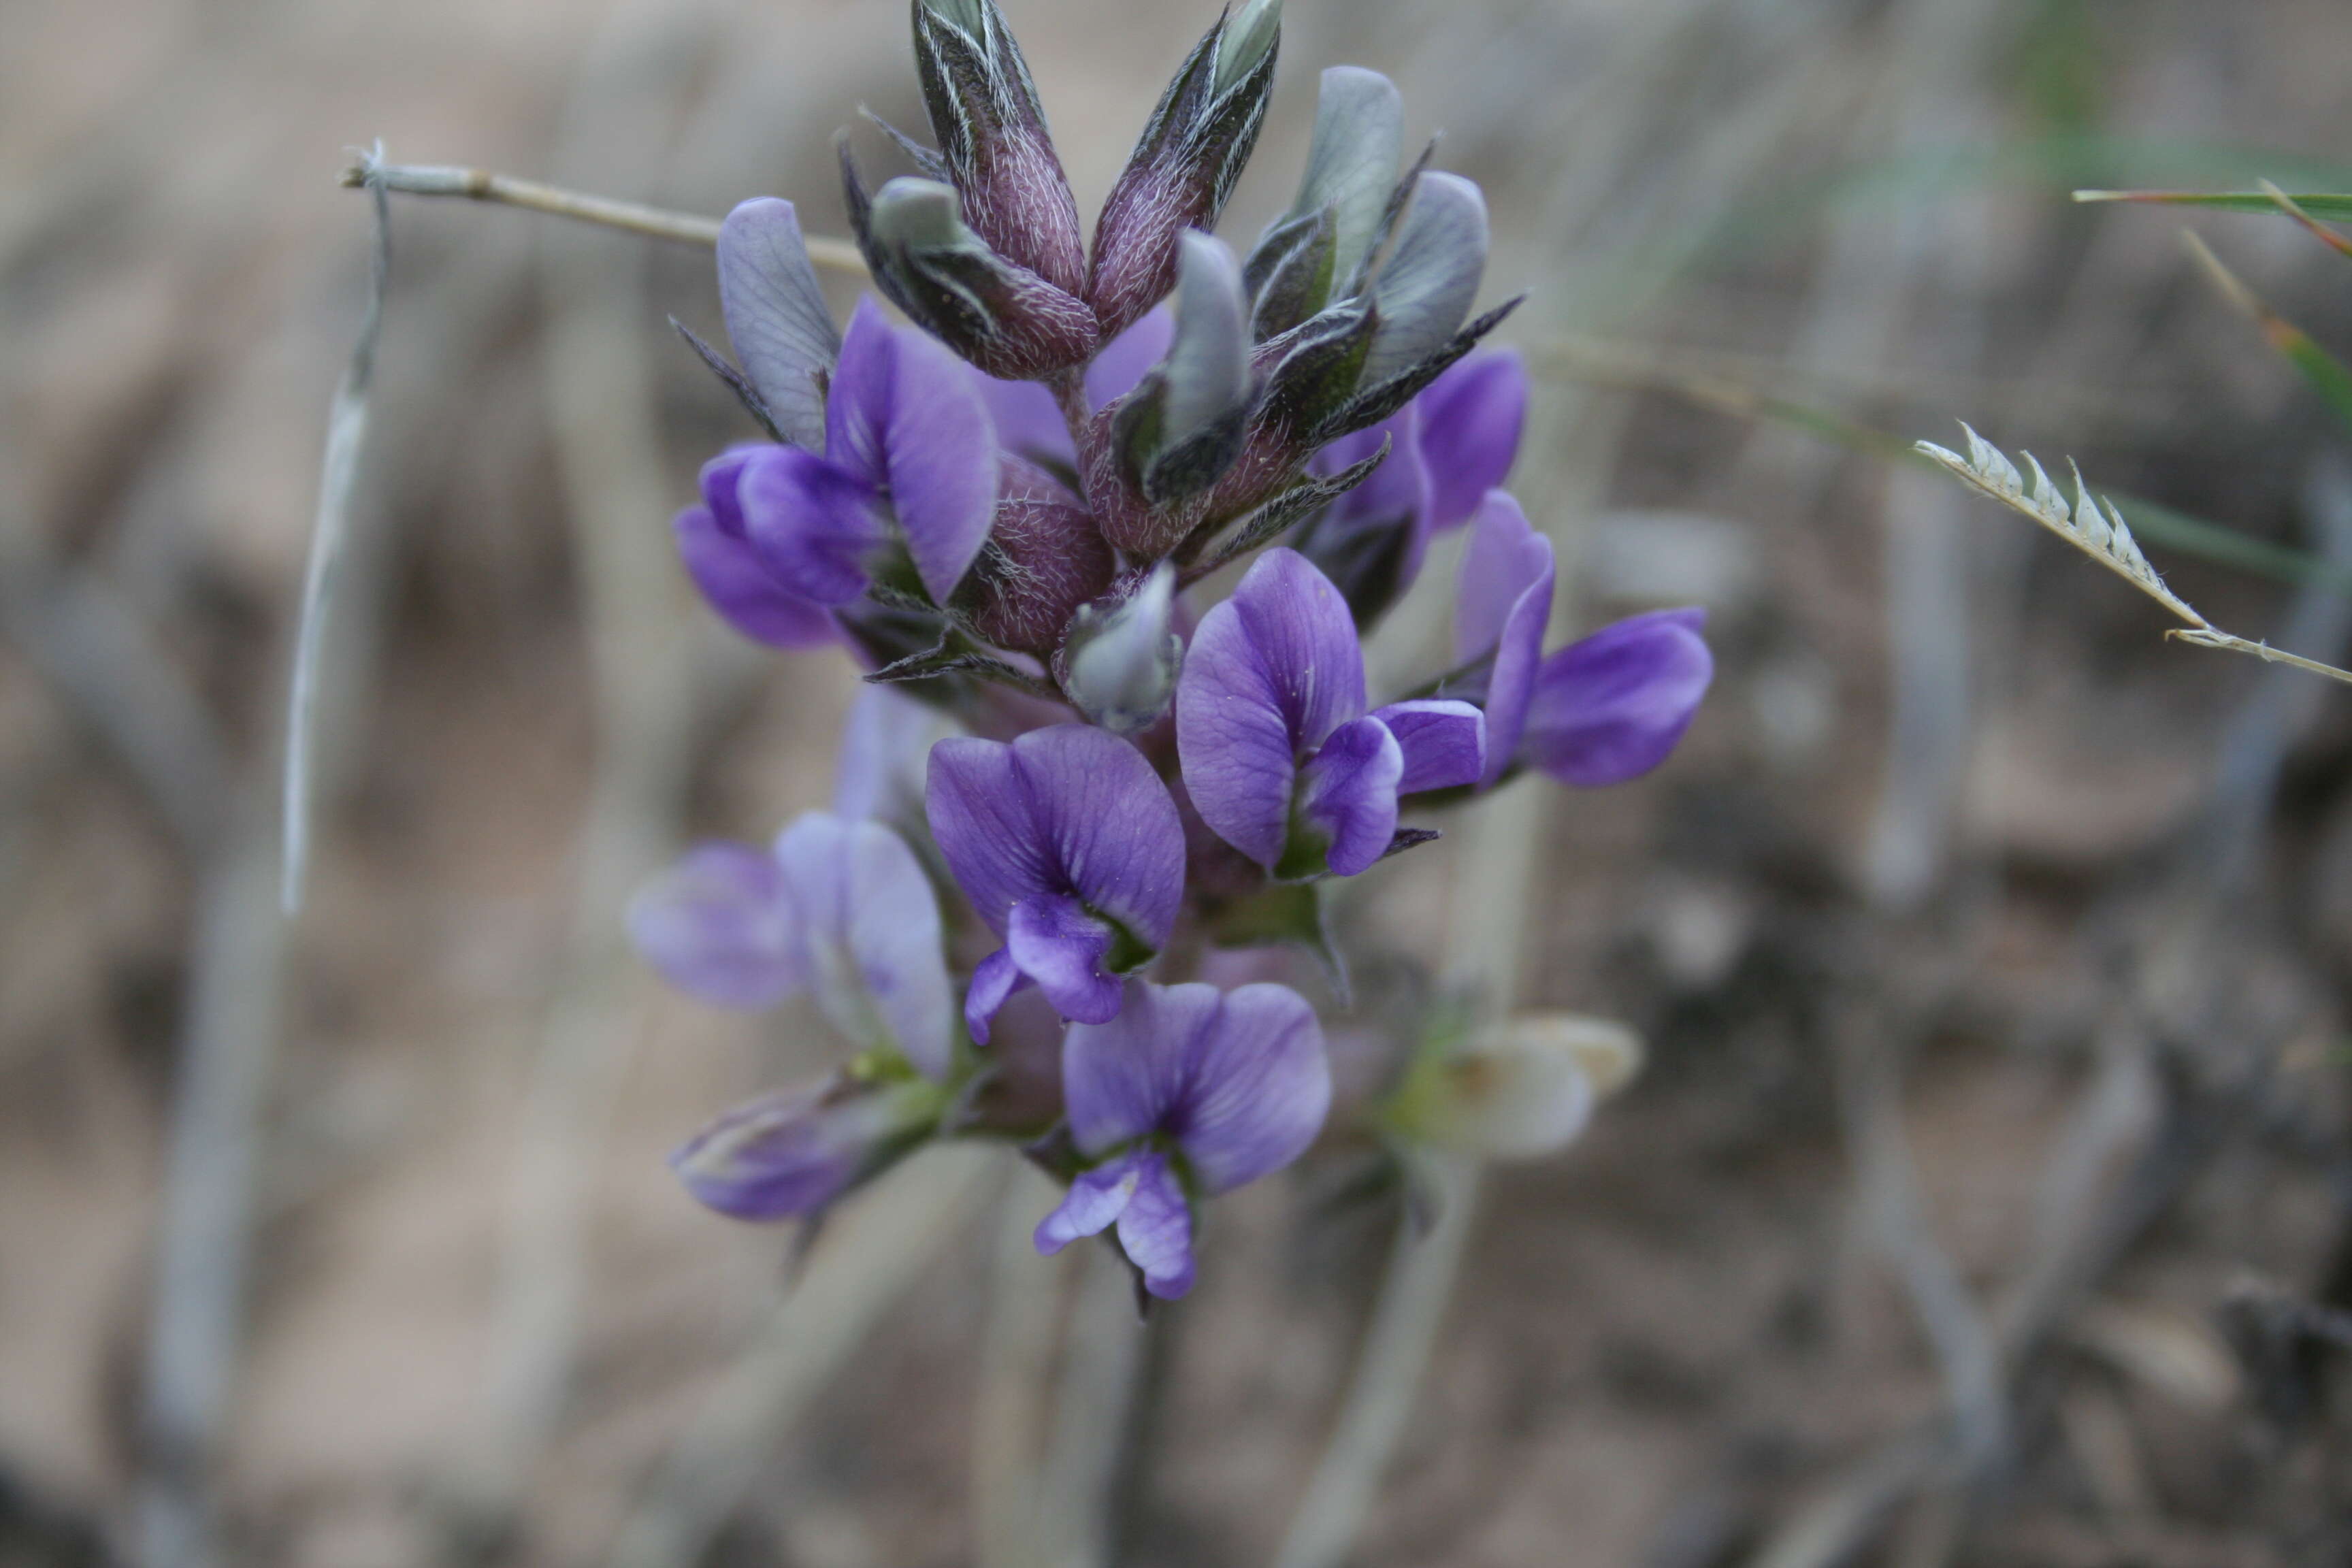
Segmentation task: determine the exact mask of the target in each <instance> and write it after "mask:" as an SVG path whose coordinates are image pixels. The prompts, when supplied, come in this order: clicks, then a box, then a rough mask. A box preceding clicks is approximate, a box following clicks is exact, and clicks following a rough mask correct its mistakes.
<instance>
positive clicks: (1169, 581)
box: [1058, 561, 1184, 735]
mask: <svg viewBox="0 0 2352 1568" xmlns="http://www.w3.org/2000/svg"><path fill="white" fill-rule="evenodd" d="M1175 613H1176V568H1175V567H1174V566H1173V565H1171V563H1168V562H1165V561H1163V562H1161V563H1160V564H1159V565H1157V566H1155V567H1153V568H1152V570H1151V572H1150V574H1149V575H1147V576H1146V577H1145V578H1144V579H1143V581H1142V583H1141V584H1139V586H1137V588H1136V589H1135V591H1134V592H1133V593H1131V594H1129V595H1128V597H1127V599H1126V600H1125V601H1124V602H1123V603H1120V604H1118V605H1111V606H1108V607H1104V606H1097V605H1088V606H1087V607H1086V608H1085V609H1082V610H1080V611H1079V612H1078V614H1077V616H1076V619H1075V620H1074V621H1073V622H1072V624H1071V626H1070V636H1069V640H1068V642H1066V644H1065V645H1064V646H1063V651H1062V657H1061V658H1060V660H1059V661H1058V663H1059V666H1060V669H1061V674H1062V689H1063V691H1064V692H1065V693H1066V695H1067V696H1068V698H1069V700H1070V701H1071V703H1072V705H1073V706H1075V707H1076V709H1077V710H1078V711H1079V712H1081V713H1083V714H1085V715H1086V716H1087V718H1088V719H1089V720H1091V721H1094V722H1095V723H1097V724H1099V725H1101V726H1102V727H1103V728H1104V729H1106V730H1108V731H1111V733H1113V734H1115V735H1137V734H1140V733H1142V732H1143V731H1146V730H1149V729H1150V728H1151V726H1152V725H1154V724H1156V723H1158V722H1159V721H1160V715H1162V714H1163V713H1166V712H1167V711H1168V704H1169V702H1170V701H1171V700H1173V698H1174V697H1175V694H1176V677H1177V674H1178V673H1179V671H1180V670H1181V668H1182V667H1183V662H1184V644H1183V640H1182V639H1181V637H1178V636H1177V635H1176V633H1175V631H1174V629H1173V622H1174V620H1175Z"/></svg>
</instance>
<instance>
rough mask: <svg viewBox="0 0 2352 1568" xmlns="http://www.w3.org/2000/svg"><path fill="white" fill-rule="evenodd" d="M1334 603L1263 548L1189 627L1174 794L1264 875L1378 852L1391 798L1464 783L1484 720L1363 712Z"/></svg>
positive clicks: (1471, 778) (1309, 568) (1316, 578)
mask: <svg viewBox="0 0 2352 1568" xmlns="http://www.w3.org/2000/svg"><path fill="white" fill-rule="evenodd" d="M1364 708H1365V697H1364V658H1363V651H1362V649H1361V648H1360V647H1359V646H1358V645H1357V642H1356V628H1355V624H1354V622H1353V621H1352V620H1350V619H1349V614H1348V606H1347V604H1346V602H1345V601H1344V600H1343V599H1342V598H1341V597H1340V595H1339V590H1338V589H1337V588H1335V587H1333V586H1332V585H1331V583H1330V580H1329V579H1328V578H1326V577H1325V576H1324V575H1323V574H1321V573H1320V572H1318V571H1317V570H1316V569H1315V568H1314V566H1313V565H1311V564H1310V563H1308V562H1307V559H1306V558H1305V557H1304V556H1302V555H1300V554H1298V553H1297V552H1296V551H1291V550H1281V549H1277V550H1270V551H1268V552H1266V553H1265V555H1264V556H1262V557H1260V558H1259V560H1258V562H1257V563H1256V564H1255V565H1254V566H1252V567H1251V568H1250V570H1249V573H1248V574H1247V575H1246V576H1244V578H1243V579H1242V583H1241V586H1240V587H1239V588H1238V589H1236V590H1235V591H1234V596H1233V597H1232V598H1230V599H1228V600H1226V601H1225V602H1224V603H1223V604H1221V605H1217V606H1216V607H1215V608H1213V609H1212V610H1211V611H1210V612H1209V613H1208V614H1207V615H1206V616H1202V619H1201V626H1200V630H1199V631H1197V632H1195V633H1194V634H1193V637H1192V648H1191V650H1190V651H1189V652H1188V653H1187V654H1186V656H1185V662H1184V673H1183V676H1182V679H1181V680H1180V681H1179V682H1178V684H1177V689H1176V743H1177V750H1178V753H1179V755H1180V757H1181V760H1182V763H1183V771H1184V787H1185V789H1186V791H1187V793H1188V794H1189V795H1191V796H1192V805H1193V806H1194V808H1195V809H1196V810H1198V811H1199V812H1200V814H1201V819H1202V821H1203V822H1205V823H1207V824H1208V825H1209V826H1210V827H1211V828H1212V829H1213V830H1214V831H1215V833H1216V834H1217V836H1218V837H1221V838H1223V840H1224V841H1225V842H1226V843H1228V844H1231V845H1232V846H1233V847H1234V848H1236V849H1238V850H1240V851H1241V852H1242V853H1243V854H1244V855H1247V856H1248V857H1249V858H1251V859H1253V860H1255V861H1256V862H1257V863H1258V864H1259V865H1260V866H1263V867H1265V868H1266V869H1267V870H1268V871H1271V872H1273V873H1274V874H1275V875H1276V876H1279V877H1284V878H1293V879H1296V878H1307V877H1312V876H1315V875H1318V874H1319V873H1321V872H1323V871H1325V870H1328V871H1330V872H1332V873H1334V874H1336V875H1339V876H1342V877H1352V876H1354V875H1356V874H1357V873H1358V872H1360V871H1362V870H1364V869H1366V868H1368V867H1370V865H1371V864H1372V863H1373V862H1374V861H1376V860H1378V859H1380V858H1381V857H1382V856H1383V855H1385V854H1387V853H1388V850H1389V847H1390V844H1391V840H1392V839H1393V838H1394V837H1395V835H1396V822H1397V797H1398V796H1399V795H1409V794H1413V793H1415V792H1418V791H1422V790H1434V789H1447V788H1452V787H1454V786H1456V785H1460V784H1475V782H1477V780H1478V778H1479V777H1480V776H1481V774H1482V773H1483V772H1484V770H1485V767H1486V723H1485V721H1484V720H1483V719H1482V718H1481V716H1480V715H1479V712H1478V710H1476V709H1475V708H1474V707H1472V706H1471V705H1470V704H1468V703H1466V702H1459V701H1452V700H1433V701H1412V702H1398V703H1392V704H1391V705H1390V706H1388V707H1386V708H1382V709H1381V710H1378V711H1376V712H1372V713H1366V712H1365V710H1364Z"/></svg>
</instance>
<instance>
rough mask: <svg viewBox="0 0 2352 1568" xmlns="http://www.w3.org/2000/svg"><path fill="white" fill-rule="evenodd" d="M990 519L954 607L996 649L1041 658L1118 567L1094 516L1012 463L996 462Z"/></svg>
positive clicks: (1107, 584) (1019, 464)
mask: <svg viewBox="0 0 2352 1568" xmlns="http://www.w3.org/2000/svg"><path fill="white" fill-rule="evenodd" d="M1117 570H1118V562H1117V561H1116V560H1115V559H1114V558H1113V556H1112V554H1111V549H1110V546H1109V545H1108V544H1107V543H1105V542H1103V537H1102V534H1101V533H1100V532H1099V531H1097V529H1096V527H1095V521H1094V518H1093V517H1092V516H1091V515H1090V514H1089V513H1088V512H1087V510H1086V508H1084V507H1082V506H1080V505H1079V504H1078V503H1077V502H1076V500H1072V499H1071V497H1070V494H1069V492H1068V491H1067V490H1066V489H1063V488H1062V487H1061V486H1060V485H1058V484H1056V483H1055V482H1054V481H1053V480H1052V479H1048V478H1046V476H1045V474H1043V473H1042V472H1040V471H1039V470H1038V469H1036V468H1033V467H1031V466H1030V465H1029V464H1027V463H1025V462H1023V461H1022V460H1020V459H1019V458H1005V459H1004V461H1003V479H1001V481H1000V482H999V485H998V490H997V501H996V521H995V523H994V525H993V526H992V528H991V529H990V531H989V535H988V542H987V543H986V544H985V545H983V546H982V548H981V552H980V558H979V559H978V560H977V561H975V562H974V563H972V569H971V574H970V575H969V576H967V577H966V578H965V579H964V584H963V587H962V588H961V590H960V591H959V592H958V594H957V595H956V599H955V608H956V610H957V611H958V612H959V613H960V614H961V615H962V616H964V618H965V619H966V620H967V621H969V622H970V623H971V629H972V630H973V631H975V632H977V633H978V634H979V635H980V636H981V637H983V638H985V639H986V640H987V641H989V642H991V643H993V644H994V645H995V646H996V647H1008V648H1013V649H1016V650H1018V651H1020V652H1022V653H1029V654H1035V655H1036V656H1037V657H1038V658H1049V657H1051V656H1052V654H1053V652H1054V650H1055V648H1057V647H1060V646H1061V643H1062V635H1063V633H1064V632H1065V631H1066V630H1067V629H1068V627H1069V625H1070V617H1071V616H1074V615H1076V613H1077V611H1078V607H1079V606H1080V605H1084V604H1086V603H1087V601H1088V600H1090V599H1094V598H1097V597H1099V596H1100V595H1102V594H1104V593H1106V592H1107V591H1108V589H1109V587H1110V584H1111V578H1112V575H1113V574H1115V573H1116V572H1117Z"/></svg>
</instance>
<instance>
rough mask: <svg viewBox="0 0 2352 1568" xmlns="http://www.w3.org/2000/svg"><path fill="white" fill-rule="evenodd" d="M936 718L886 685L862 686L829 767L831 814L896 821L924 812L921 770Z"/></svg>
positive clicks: (914, 819) (933, 712) (932, 711)
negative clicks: (836, 757) (839, 749)
mask: <svg viewBox="0 0 2352 1568" xmlns="http://www.w3.org/2000/svg"><path fill="white" fill-rule="evenodd" d="M939 729H940V715H939V712H938V711H937V710H935V709H930V708H926V707H924V706H923V705H922V704H921V703H919V702H918V701H916V700H914V699H913V698H911V697H908V696H907V695H905V694H904V693H902V692H898V691H894V690H892V689H890V688H889V687H887V686H865V687H861V688H860V689H859V690H858V693H857V700H856V701H855V702H852V703H851V704H850V705H849V719H848V721H847V722H846V723H845V724H844V725H843V726H842V731H841V756H840V758H839V760H838V761H836V762H835V763H834V770H833V814H834V815H835V816H839V817H844V818H846V819H848V820H849V821H852V822H856V821H860V820H863V819H866V818H869V817H870V818H872V819H873V820H875V821H877V822H881V823H885V824H887V825H889V826H894V827H896V826H900V825H902V824H905V823H909V822H915V823H919V822H920V821H921V820H922V816H923V769H924V765H925V762H926V759H927V758H928V757H929V752H930V749H931V742H932V741H933V740H934V739H935V738H937V732H938V731H939Z"/></svg>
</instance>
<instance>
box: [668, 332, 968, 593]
mask: <svg viewBox="0 0 2352 1568" xmlns="http://www.w3.org/2000/svg"><path fill="white" fill-rule="evenodd" d="M824 430H825V442H824V446H825V449H824V455H823V456H819V455H818V454H817V453H815V452H813V451H810V450H808V449H806V448H805V447H792V446H766V447H737V448H735V449H734V450H732V451H730V452H728V453H727V454H725V455H724V456H722V457H720V458H717V459H716V460H714V461H713V462H712V463H711V464H710V465H709V467H708V468H705V469H704V471H703V489H704V495H705V499H706V500H707V501H708V503H709V510H710V512H711V514H712V516H713V518H714V520H715V521H717V522H718V524H719V531H721V532H723V533H731V534H733V535H735V536H739V537H740V538H741V539H743V540H745V541H747V542H749V543H750V545H751V547H752V549H753V550H755V551H756V552H758V556H759V559H760V560H761V562H762V563H765V565H766V567H767V569H768V571H769V573H770V574H772V578H773V579H774V581H775V583H776V584H778V586H779V587H780V588H781V589H782V591H783V592H784V593H785V594H787V595H792V596H793V597H796V598H797V599H799V600H802V601H805V602H810V603H814V604H815V605H844V604H847V603H848V602H849V601H850V600H852V599H855V598H856V597H857V596H858V595H860V594H862V593H864V592H865V591H866V585H867V584H868V583H869V582H870V581H871V579H872V576H873V574H874V573H875V571H876V570H877V568H880V567H882V566H884V565H886V564H887V561H888V560H889V557H890V555H891V553H892V552H893V550H894V549H895V548H897V547H898V546H899V545H900V544H901V543H903V548H904V550H905V552H906V555H907V556H908V557H909V558H911V562H912V565H913V568H914V574H915V576H916V577H917V578H918V579H919V581H920V583H921V584H922V587H923V589H924V591H925V592H927V593H928V594H929V595H931V598H932V599H933V601H934V602H936V603H945V602H946V600H947V597H948V595H950V593H952V592H953V591H954V589H955V586H956V584H958V583H959V582H961V580H962V578H963V575H964V573H965V571H966V570H967V569H968V568H969V567H970V566H971V562H972V558H973V557H974V556H975V555H977V554H979V552H980V547H981V545H982V543H983V542H985V541H986V540H987V538H988V531H989V525H990V522H991V521H992V516H993V514H994V510H995V506H996V483H997V457H996V433H995V427H994V426H993V425H992V423H991V421H990V419H989V416H988V409H987V406H986V405H984V404H983V403H982V401H981V398H980V395H979V393H978V392H977V391H976V390H975V389H974V388H973V387H972V385H971V382H970V381H969V380H968V379H967V378H966V375H965V374H964V370H963V367H962V366H961V364H959V363H957V362H956V360H955V358H954V356H953V355H951V354H950V353H948V352H947V350H946V349H944V348H942V347H941V346H940V344H938V343H936V342H933V341H931V340H930V339H929V338H928V337H926V336H924V335H923V334H922V333H920V332H919V331H913V330H911V329H894V328H892V327H891V326H890V325H889V324H888V323H887V322H886V321H884V320H883V319H882V313H881V310H880V309H879V308H878V307H877V306H876V305H875V304H874V302H873V301H872V300H866V301H865V302H863V303H862V304H860V305H859V307H858V310H857V314H856V318H855V319H854V320H852V321H851V322H850V326H849V333H848V336H847V337H846V338H845V340H844V342H843V344H842V351H841V362H840V364H839V366H838V368H837V369H836V370H835V373H834V378H833V386H832V392H831V395H830V396H829V397H828V398H827V399H826V404H825V419H824ZM730 520H733V521H734V523H735V526H734V527H733V528H732V529H731V530H730V528H729V527H728V524H729V522H730ZM894 521H895V523H896V527H895V528H894V527H893V522H894ZM698 581H703V579H702V578H701V577H700V576H698ZM705 588H706V591H708V590H709V584H708V583H707V582H706V583H705ZM714 602H716V595H714ZM730 618H735V617H730ZM738 624H740V620H739V623H738Z"/></svg>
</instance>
